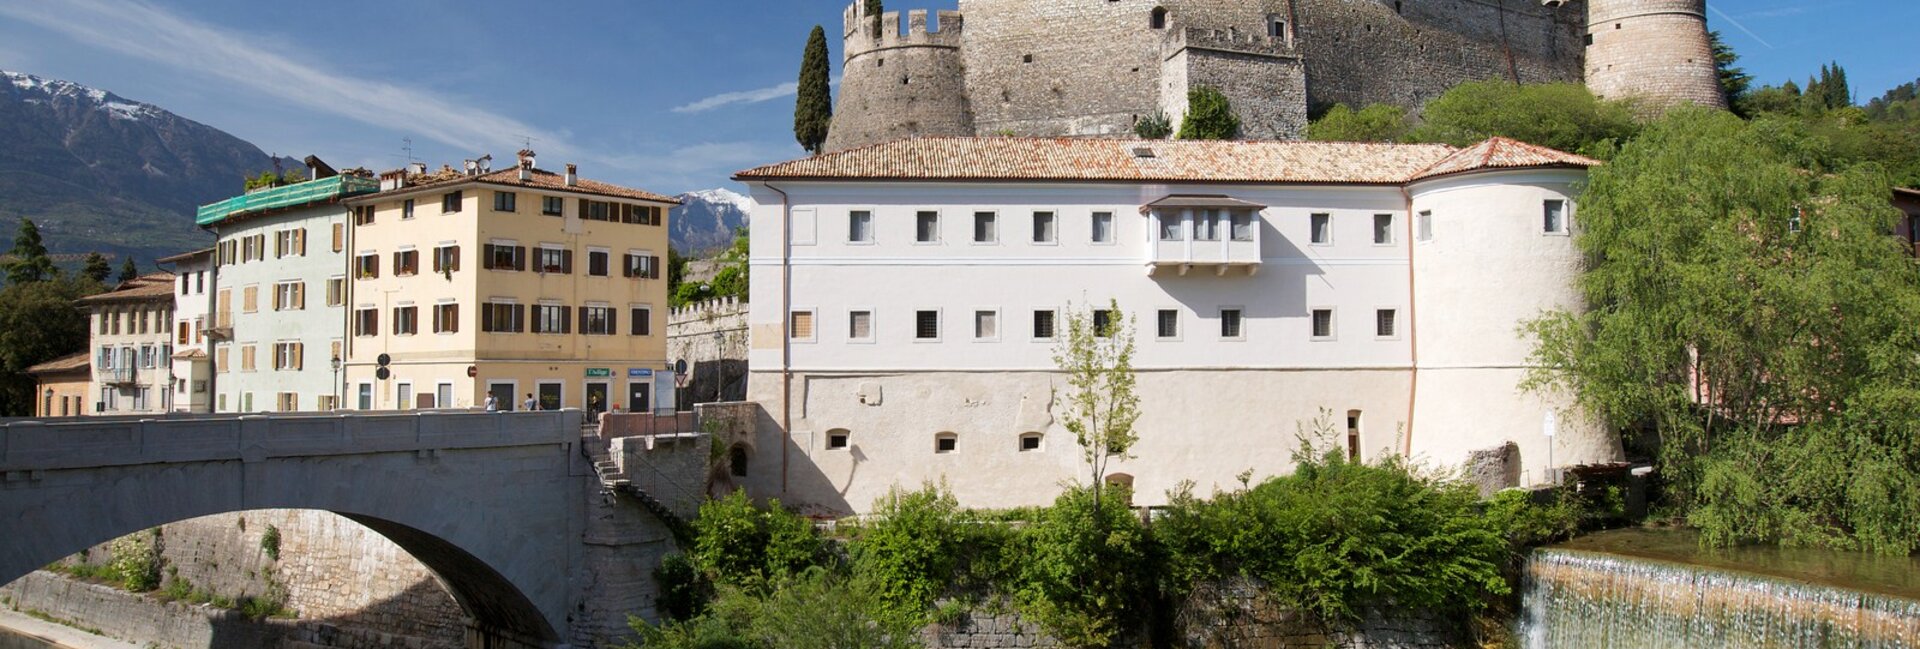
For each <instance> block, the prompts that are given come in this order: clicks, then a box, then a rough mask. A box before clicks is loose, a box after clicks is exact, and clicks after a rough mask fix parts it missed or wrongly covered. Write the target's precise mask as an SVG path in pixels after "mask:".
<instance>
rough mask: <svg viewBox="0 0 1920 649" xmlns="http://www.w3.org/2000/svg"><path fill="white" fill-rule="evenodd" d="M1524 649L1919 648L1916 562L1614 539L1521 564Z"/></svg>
mask: <svg viewBox="0 0 1920 649" xmlns="http://www.w3.org/2000/svg"><path fill="white" fill-rule="evenodd" d="M1526 581H1527V583H1526V586H1525V590H1524V592H1523V596H1522V615H1523V619H1522V620H1521V621H1520V629H1519V632H1520V636H1521V637H1522V638H1524V639H1525V640H1524V641H1525V644H1526V646H1527V647H1528V648H1529V649H1586V648H1589V647H1676V648H1677V647H1728V648H1732V647H1833V648H1858V649H1895V648H1920V561H1915V560H1914V559H1913V558H1911V557H1877V556H1873V555H1863V554H1856V553H1845V552H1830V551H1824V550H1787V549H1780V548H1741V549H1736V550H1718V551H1715V550H1702V549H1700V547H1699V544H1698V540H1697V537H1695V536H1693V535H1691V534H1687V533H1684V532H1670V531H1656V530H1622V531H1618V532H1608V533H1603V534H1596V535H1593V536H1589V537H1585V538H1582V539H1579V540H1576V541H1574V542H1573V543H1569V544H1566V545H1562V546H1556V547H1552V548H1543V549H1540V550H1537V551H1535V552H1534V554H1533V556H1532V558H1531V559H1530V560H1529V561H1528V565H1527V575H1526Z"/></svg>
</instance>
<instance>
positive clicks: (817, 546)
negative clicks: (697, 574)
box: [693, 491, 824, 592]
mask: <svg viewBox="0 0 1920 649" xmlns="http://www.w3.org/2000/svg"><path fill="white" fill-rule="evenodd" d="M693 528H694V533H695V535H696V538H695V540H694V544H693V565H694V566H695V567H697V568H699V569H700V570H701V572H704V573H706V576H707V578H709V579H712V580H713V582H714V583H716V584H722V585H730V586H738V587H742V588H746V589H749V590H753V591H757V592H765V591H768V590H771V589H772V587H773V586H774V585H776V584H775V582H776V581H777V580H779V579H781V578H785V577H788V576H792V575H796V574H799V573H800V572H801V571H802V570H805V569H806V568H807V567H808V566H812V565H816V564H818V563H820V558H821V554H822V551H823V549H824V548H823V547H822V545H821V542H820V538H819V536H818V535H816V534H814V531H813V525H812V523H809V522H808V521H807V519H805V518H801V517H800V516H798V515H796V514H793V513H792V512H788V511H787V510H785V509H782V508H781V506H780V501H778V500H772V501H769V502H768V503H767V507H766V508H764V509H763V508H759V507H755V506H754V504H753V501H752V500H751V499H749V498H748V497H747V495H746V493H745V492H744V491H735V492H733V493H732V494H729V495H728V496H727V497H725V498H721V499H719V500H711V501H708V502H706V503H705V504H702V505H701V506H700V515H699V517H698V518H696V519H694V522H693Z"/></svg>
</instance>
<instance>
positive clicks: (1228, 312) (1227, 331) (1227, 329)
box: [1220, 307, 1244, 340]
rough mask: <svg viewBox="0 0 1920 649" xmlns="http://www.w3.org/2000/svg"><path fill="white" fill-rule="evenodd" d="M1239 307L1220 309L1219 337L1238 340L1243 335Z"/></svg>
mask: <svg viewBox="0 0 1920 649" xmlns="http://www.w3.org/2000/svg"><path fill="white" fill-rule="evenodd" d="M1240 313H1241V312H1240V309H1239V308H1237V307H1236V308H1227V309H1221V310H1220V337H1221V338H1225V339H1228V340H1240V339H1241V338H1242V337H1244V334H1242V333H1241V329H1240Z"/></svg>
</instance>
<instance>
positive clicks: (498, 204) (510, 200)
mask: <svg viewBox="0 0 1920 649" xmlns="http://www.w3.org/2000/svg"><path fill="white" fill-rule="evenodd" d="M519 202H520V197H519V195H517V194H514V193H513V192H494V193H493V211H495V212H517V211H520V210H519Z"/></svg>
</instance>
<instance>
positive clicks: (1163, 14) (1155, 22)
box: [1147, 7, 1167, 29]
mask: <svg viewBox="0 0 1920 649" xmlns="http://www.w3.org/2000/svg"><path fill="white" fill-rule="evenodd" d="M1147 24H1148V25H1149V26H1151V27H1153V28H1154V29H1166V28H1167V8H1166V7H1154V8H1153V13H1151V14H1148V15H1147Z"/></svg>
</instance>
